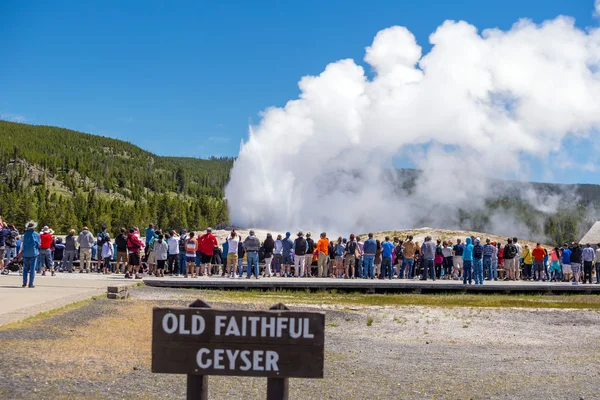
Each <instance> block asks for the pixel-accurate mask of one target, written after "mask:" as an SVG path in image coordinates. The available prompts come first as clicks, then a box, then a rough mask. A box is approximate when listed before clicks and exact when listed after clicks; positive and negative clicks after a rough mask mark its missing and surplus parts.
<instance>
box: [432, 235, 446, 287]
mask: <svg viewBox="0 0 600 400" xmlns="http://www.w3.org/2000/svg"><path fill="white" fill-rule="evenodd" d="M433 265H434V266H435V278H436V279H442V276H443V275H444V271H443V268H442V267H443V265H444V252H443V251H442V241H441V239H438V240H437V242H436V246H435V256H434V258H433Z"/></svg>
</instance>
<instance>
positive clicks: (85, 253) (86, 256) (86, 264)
mask: <svg viewBox="0 0 600 400" xmlns="http://www.w3.org/2000/svg"><path fill="white" fill-rule="evenodd" d="M77 243H78V244H79V273H82V272H84V271H85V272H88V268H90V269H91V268H92V264H91V263H92V247H94V244H95V239H94V235H92V234H91V233H90V231H89V230H88V228H87V227H84V228H83V230H82V231H81V232H80V233H79V236H78V237H77Z"/></svg>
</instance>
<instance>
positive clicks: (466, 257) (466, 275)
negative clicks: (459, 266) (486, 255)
mask: <svg viewBox="0 0 600 400" xmlns="http://www.w3.org/2000/svg"><path fill="white" fill-rule="evenodd" d="M473 247H474V246H473V244H472V243H471V238H470V237H468V238H466V239H465V245H464V246H463V254H462V261H463V285H466V284H467V280H468V281H469V285H470V284H471V283H472V280H473Z"/></svg>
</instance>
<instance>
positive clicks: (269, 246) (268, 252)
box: [263, 233, 275, 278]
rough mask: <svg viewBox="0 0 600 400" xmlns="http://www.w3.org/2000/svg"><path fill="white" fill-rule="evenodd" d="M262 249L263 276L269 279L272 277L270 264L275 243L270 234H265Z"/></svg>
mask: <svg viewBox="0 0 600 400" xmlns="http://www.w3.org/2000/svg"><path fill="white" fill-rule="evenodd" d="M263 248H264V250H265V255H264V257H265V270H264V271H263V276H265V277H266V276H268V277H269V278H270V277H272V276H273V271H272V269H271V263H272V262H273V252H274V251H275V241H274V240H273V236H272V235H271V234H270V233H267V238H266V239H265V241H264V243H263Z"/></svg>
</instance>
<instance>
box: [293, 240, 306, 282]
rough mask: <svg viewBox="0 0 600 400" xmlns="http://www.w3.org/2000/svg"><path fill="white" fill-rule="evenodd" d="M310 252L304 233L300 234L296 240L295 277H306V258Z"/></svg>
mask: <svg viewBox="0 0 600 400" xmlns="http://www.w3.org/2000/svg"><path fill="white" fill-rule="evenodd" d="M307 250H308V243H306V239H304V234H303V233H302V231H300V232H298V235H297V237H296V240H294V277H295V278H298V277H304V267H305V266H304V256H305V255H306V251H307Z"/></svg>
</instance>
